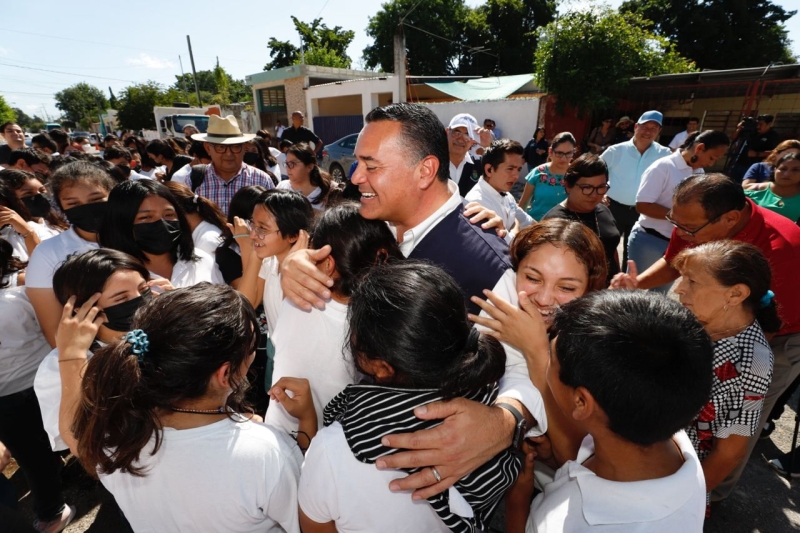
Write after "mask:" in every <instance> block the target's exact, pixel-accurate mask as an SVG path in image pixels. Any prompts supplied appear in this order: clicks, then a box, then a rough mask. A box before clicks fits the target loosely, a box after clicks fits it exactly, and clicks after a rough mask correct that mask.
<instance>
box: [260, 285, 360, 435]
mask: <svg viewBox="0 0 800 533" xmlns="http://www.w3.org/2000/svg"><path fill="white" fill-rule="evenodd" d="M346 334H347V306H346V305H344V304H340V303H339V302H336V301H334V300H329V301H327V302H325V309H324V310H322V311H320V310H319V309H316V308H314V309H312V310H311V311H303V310H302V309H300V308H298V307H295V305H294V304H293V303H292V302H291V300H288V299H286V300H284V301H283V303H282V304H281V308H280V313H279V315H278V323H277V324H276V325H275V331H274V334H273V336H272V343H273V344H274V345H275V369H274V370H273V372H272V383H273V384H274V383H275V382H276V381H278V380H279V379H280V378H282V377H293V378H306V379H307V380H308V381H309V384H310V385H311V395H312V396H313V398H314V410H315V411H316V412H317V425H318V426H319V427H322V410H323V409H324V408H325V406H326V405H328V402H330V401H331V400H332V399H333V397H334V396H336V395H337V394H339V393H340V392H342V390H344V388H345V387H346V386H348V385H350V384H352V383H355V382H356V376H355V375H354V370H353V363H352V361H351V358H350V352H349V350H347V348H346V343H345V336H346ZM264 421H265V422H267V423H268V424H271V425H273V426H275V427H278V428H281V429H283V430H284V431H286V432H287V433H288V432H290V431H297V428H298V420H297V419H296V418H295V417H293V416H292V415H290V414H289V413H287V412H286V409H284V408H283V406H282V405H281V404H279V403H277V402H270V404H269V407H268V408H267V415H266V417H265V418H264Z"/></svg>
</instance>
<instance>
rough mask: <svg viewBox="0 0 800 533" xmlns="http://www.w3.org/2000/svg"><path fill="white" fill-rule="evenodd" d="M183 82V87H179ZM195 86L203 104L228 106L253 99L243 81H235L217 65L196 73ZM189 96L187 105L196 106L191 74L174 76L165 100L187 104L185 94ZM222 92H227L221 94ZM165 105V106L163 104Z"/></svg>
mask: <svg viewBox="0 0 800 533" xmlns="http://www.w3.org/2000/svg"><path fill="white" fill-rule="evenodd" d="M181 81H183V85H181ZM197 86H198V87H199V89H200V97H201V98H202V99H203V104H204V105H208V104H223V103H225V104H228V103H231V102H249V101H251V100H252V99H253V93H252V91H251V90H250V87H249V86H248V85H247V84H246V83H245V82H244V80H235V79H233V77H232V76H231V75H230V74H228V72H227V71H226V70H225V69H224V68H223V67H221V66H219V65H217V66H216V67H214V70H200V71H198V72H197ZM184 89H185V90H186V93H188V94H189V99H188V103H189V104H190V105H192V106H197V95H196V94H195V90H194V79H193V78H192V74H191V73H188V74H184V75H183V76H175V83H174V84H173V85H172V86H171V87H170V88H169V90H168V91H167V93H165V99H166V100H167V101H169V104H168V105H172V103H173V102H187V99H186V94H185V93H184ZM223 90H225V91H227V92H226V93H225V94H223ZM165 105H167V104H165Z"/></svg>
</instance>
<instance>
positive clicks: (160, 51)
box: [0, 28, 164, 53]
mask: <svg viewBox="0 0 800 533" xmlns="http://www.w3.org/2000/svg"><path fill="white" fill-rule="evenodd" d="M0 30H2V31H8V32H11V33H21V34H23V35H33V36H35V37H45V38H48V39H59V40H62V41H72V42H74V43H84V44H96V45H99V46H109V47H113V48H127V49H128V50H137V51H140V52H141V51H145V50H146V51H148V52H159V53H164V50H156V49H155V48H137V47H134V46H123V45H121V44H111V43H99V42H97V41H84V40H81V39H70V38H68V37H59V36H57V35H47V34H44V33H33V32H30V31H20V30H12V29H9V28H0Z"/></svg>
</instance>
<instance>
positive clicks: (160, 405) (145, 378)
mask: <svg viewBox="0 0 800 533" xmlns="http://www.w3.org/2000/svg"><path fill="white" fill-rule="evenodd" d="M95 303H96V298H92V299H90V300H89V301H88V302H86V303H85V304H84V305H82V306H81V307H80V308H77V309H76V308H75V307H74V306H73V303H72V302H70V303H68V304H67V305H66V306H65V308H64V316H63V318H62V327H61V328H59V339H58V346H59V363H60V364H59V368H60V370H61V379H62V384H63V386H62V400H61V406H62V407H61V414H60V417H59V423H60V427H61V428H62V436H63V437H64V440H65V441H66V442H67V444H68V445H69V447H70V449H71V450H72V451H73V453H75V455H76V456H77V457H78V458H79V459H80V460H81V462H82V464H83V465H84V467H85V468H86V469H87V470H88V471H90V472H97V473H98V475H99V476H100V481H101V482H102V483H103V486H104V487H106V489H108V490H109V492H111V494H112V495H113V496H114V499H115V500H116V502H117V503H118V504H119V506H120V509H122V512H123V513H124V514H125V516H126V518H127V519H128V520H129V522H130V524H131V526H132V528H133V530H134V531H161V532H165V533H173V532H175V533H177V532H181V531H237V532H241V533H250V532H252V533H255V532H262V533H263V532H270V533H278V532H286V533H299V532H300V528H299V526H298V520H297V509H298V507H297V483H298V479H299V476H300V463H301V462H302V455H301V454H300V450H299V449H298V448H297V445H296V444H295V443H294V442H292V441H291V440H290V439H289V438H288V437H287V436H286V435H284V434H282V432H280V431H277V430H274V429H272V428H270V427H269V426H266V425H264V424H261V423H259V422H257V421H255V420H254V419H252V415H249V414H247V410H246V409H245V407H244V406H242V405H241V398H242V396H243V394H244V390H245V389H246V387H247V385H246V384H247V380H246V378H245V375H246V373H247V370H248V367H249V366H250V363H251V361H252V358H253V350H254V349H255V345H256V339H257V331H256V330H257V328H258V322H257V319H256V316H255V313H254V312H253V307H252V306H251V305H250V304H249V303H248V302H247V299H246V298H244V297H243V296H242V295H240V294H239V293H238V292H237V291H235V290H233V289H231V288H230V287H227V286H224V285H213V284H209V283H200V284H198V285H196V286H194V287H190V288H185V289H176V290H174V291H170V292H168V293H166V294H163V295H160V296H158V297H157V298H156V299H154V300H153V301H152V302H150V304H148V305H145V306H144V307H143V308H142V309H140V311H139V312H138V313H137V314H136V317H135V318H134V321H133V324H132V326H131V327H132V328H133V330H132V331H130V332H129V333H128V334H127V335H126V337H125V338H123V339H120V340H117V341H116V342H114V343H112V344H110V345H108V346H106V347H105V348H103V349H101V350H99V351H98V352H97V353H96V354H95V355H94V357H92V358H91V360H89V361H88V364H87V362H86V351H87V349H88V347H89V346H90V344H91V340H92V338H93V337H94V335H95V334H96V332H97V326H98V323H99V320H98V319H97V308H96V307H92V306H93V305H94V304H95ZM73 309H76V312H75V314H74V316H73ZM82 376H83V377H82ZM299 392H300V394H307V390H304V391H299ZM296 394H297V393H296ZM90 405H91V406H93V407H92V408H89V407H88V406H90ZM73 431H74V433H73Z"/></svg>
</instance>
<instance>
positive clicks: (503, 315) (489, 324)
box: [469, 290, 550, 354]
mask: <svg viewBox="0 0 800 533" xmlns="http://www.w3.org/2000/svg"><path fill="white" fill-rule="evenodd" d="M483 294H484V295H485V296H486V300H481V299H480V298H478V297H477V296H473V297H472V298H471V300H472V303H474V304H476V305H477V306H478V307H480V308H481V309H482V310H483V311H484V312H485V313H486V314H487V315H489V316H488V317H484V316H477V315H473V314H470V315H469V319H470V320H472V321H473V322H475V323H476V324H480V325H481V326H484V327H485V328H488V331H487V332H486V333H487V334H488V335H491V336H492V337H495V338H496V339H497V340H499V341H501V342H505V343H507V344H510V345H511V346H514V347H516V348H517V349H519V350H520V351H521V352H523V353H527V352H530V353H532V354H533V353H536V354H539V353H544V354H547V353H548V350H549V346H550V341H549V340H548V337H547V326H545V323H544V320H543V319H542V315H541V313H539V310H538V309H537V308H536V306H535V305H534V304H533V303H532V302H531V301H530V300H529V299H528V294H527V293H526V292H525V291H521V292H520V293H519V305H520V307H514V306H513V305H511V304H510V303H508V302H507V301H505V300H503V299H502V298H500V297H499V296H497V295H496V294H495V293H493V292H492V291H489V290H485V291H483ZM487 300H488V301H487Z"/></svg>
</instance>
